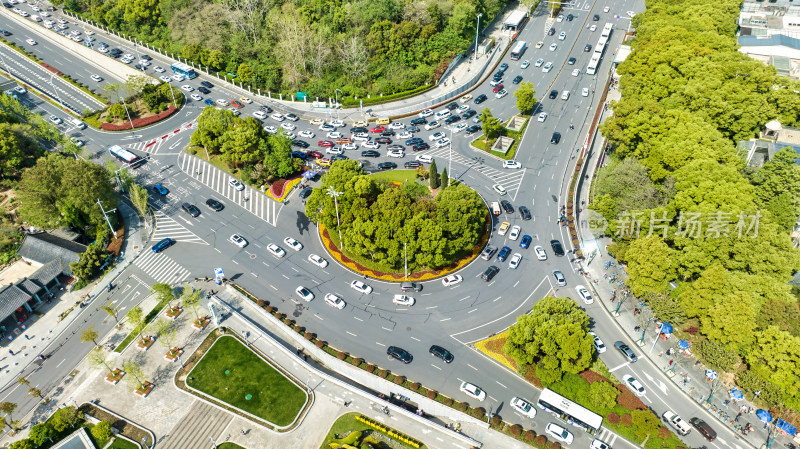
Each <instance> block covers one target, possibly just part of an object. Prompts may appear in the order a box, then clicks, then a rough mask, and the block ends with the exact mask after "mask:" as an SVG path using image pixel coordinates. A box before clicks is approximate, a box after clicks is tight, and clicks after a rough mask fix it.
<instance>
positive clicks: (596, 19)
mask: <svg viewBox="0 0 800 449" xmlns="http://www.w3.org/2000/svg"><path fill="white" fill-rule="evenodd" d="M598 20H600V14H595V15H593V16H592V21H593V22H597V21H598Z"/></svg>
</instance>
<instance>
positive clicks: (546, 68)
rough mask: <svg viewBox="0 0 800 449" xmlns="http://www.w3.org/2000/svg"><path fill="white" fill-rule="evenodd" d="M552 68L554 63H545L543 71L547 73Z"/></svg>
mask: <svg viewBox="0 0 800 449" xmlns="http://www.w3.org/2000/svg"><path fill="white" fill-rule="evenodd" d="M552 69H553V63H552V62H548V63H547V64H545V65H544V67H542V72H544V73H547V72H549V71H550V70H552Z"/></svg>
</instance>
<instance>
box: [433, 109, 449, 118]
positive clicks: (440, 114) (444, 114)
mask: <svg viewBox="0 0 800 449" xmlns="http://www.w3.org/2000/svg"><path fill="white" fill-rule="evenodd" d="M447 117H450V110H449V109H445V110H443V111H439V112H437V113H436V119H437V120H441V119H445V118H447Z"/></svg>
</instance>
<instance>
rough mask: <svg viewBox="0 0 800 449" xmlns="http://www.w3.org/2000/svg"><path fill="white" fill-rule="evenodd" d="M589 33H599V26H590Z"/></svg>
mask: <svg viewBox="0 0 800 449" xmlns="http://www.w3.org/2000/svg"><path fill="white" fill-rule="evenodd" d="M589 31H591V32H592V33H594V32H595V31H597V25H592V26H590V27H589Z"/></svg>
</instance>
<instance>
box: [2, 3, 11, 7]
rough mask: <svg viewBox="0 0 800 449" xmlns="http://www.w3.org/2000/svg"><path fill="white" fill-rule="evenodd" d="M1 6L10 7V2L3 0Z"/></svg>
mask: <svg viewBox="0 0 800 449" xmlns="http://www.w3.org/2000/svg"><path fill="white" fill-rule="evenodd" d="M3 6H5V7H6V8H10V7H11V3H8V2H3Z"/></svg>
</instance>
